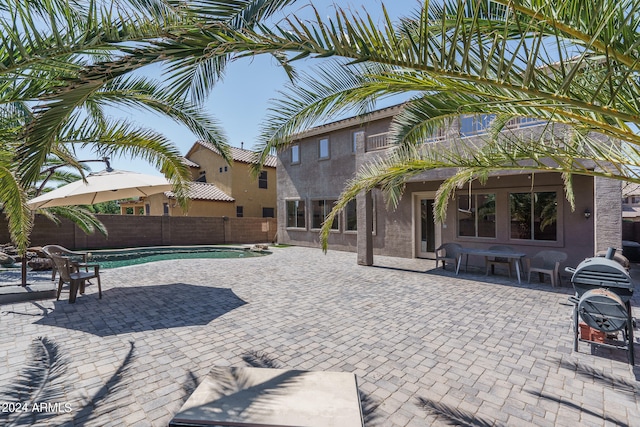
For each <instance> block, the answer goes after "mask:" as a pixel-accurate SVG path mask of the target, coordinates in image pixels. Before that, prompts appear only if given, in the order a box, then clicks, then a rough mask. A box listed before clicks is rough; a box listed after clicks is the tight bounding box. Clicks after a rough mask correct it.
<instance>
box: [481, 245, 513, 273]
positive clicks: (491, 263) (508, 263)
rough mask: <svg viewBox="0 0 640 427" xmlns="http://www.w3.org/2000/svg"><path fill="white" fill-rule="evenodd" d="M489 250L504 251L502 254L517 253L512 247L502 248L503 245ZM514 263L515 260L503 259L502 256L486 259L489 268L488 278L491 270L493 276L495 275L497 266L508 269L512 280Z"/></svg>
mask: <svg viewBox="0 0 640 427" xmlns="http://www.w3.org/2000/svg"><path fill="white" fill-rule="evenodd" d="M489 250H490V251H502V252H515V251H514V250H513V248H512V247H511V246H502V245H497V246H491V247H490V248H489ZM514 261H515V260H514V259H513V258H503V257H500V256H495V257H490V256H488V257H485V264H486V267H487V271H486V275H487V276H488V275H489V270H491V274H495V267H496V265H497V266H502V267H506V269H507V272H508V273H509V279H511V267H513V263H514Z"/></svg>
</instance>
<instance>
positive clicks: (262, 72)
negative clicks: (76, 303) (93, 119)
mask: <svg viewBox="0 0 640 427" xmlns="http://www.w3.org/2000/svg"><path fill="white" fill-rule="evenodd" d="M312 3H313V4H314V5H315V6H316V8H317V9H318V11H319V12H320V13H321V14H323V13H324V14H325V16H335V14H334V8H333V4H334V1H333V0H312ZM336 3H339V4H340V6H341V7H342V8H343V9H347V10H349V9H350V10H351V11H353V12H358V13H359V14H361V15H362V14H363V12H364V11H365V10H366V12H367V13H369V14H370V15H371V16H372V17H373V18H374V19H375V20H376V21H377V20H379V19H380V16H381V11H382V7H381V3H384V4H385V7H386V8H387V12H388V13H389V16H390V17H391V18H392V19H394V20H395V19H397V18H398V17H400V16H406V15H410V14H412V12H413V11H415V10H416V9H417V7H418V6H419V5H420V2H419V1H418V0H383V1H381V0H347V1H336ZM308 4H309V1H307V0H300V1H298V2H296V3H295V4H294V5H293V6H290V7H289V8H288V9H287V11H288V12H289V13H291V12H293V13H296V14H297V15H299V16H300V15H302V16H309V12H310V9H309V8H308V7H305V5H308ZM364 7H366V9H365V8H364ZM319 63H320V61H318V60H308V61H306V63H305V65H302V63H301V64H300V65H297V66H302V68H301V69H306V68H307V67H308V66H313V65H314V64H319ZM157 78H160V79H161V78H162V77H161V76H157ZM287 81H288V79H287V76H286V74H285V73H284V71H283V70H282V69H281V68H280V67H278V66H277V65H276V64H275V62H274V61H273V59H271V57H269V56H267V55H262V56H258V57H255V58H252V59H248V58H247V59H242V60H238V61H236V62H232V63H231V64H230V65H229V66H228V68H227V70H226V72H225V77H224V79H223V80H222V81H220V82H219V83H218V84H217V85H216V87H215V88H214V89H213V91H212V92H211V93H210V95H209V97H208V100H207V102H206V104H205V108H206V111H207V112H208V114H210V115H211V116H213V117H214V118H215V119H216V120H217V121H218V123H219V124H220V126H221V127H222V128H223V129H224V131H225V134H226V135H227V138H228V141H229V144H230V145H232V146H235V147H240V146H241V145H242V144H244V148H245V149H252V148H253V147H254V146H255V145H256V144H257V138H258V135H259V132H260V125H261V123H262V122H263V120H264V118H265V116H266V114H267V109H268V108H269V105H270V104H269V100H270V99H273V98H276V97H277V96H278V93H277V91H278V90H281V89H283V87H284V85H285V83H286V82H287ZM382 106H386V105H381V107H382ZM129 119H130V120H131V121H133V122H135V123H137V124H138V125H141V126H144V127H149V128H153V129H154V130H156V131H158V132H160V133H162V134H164V135H165V136H166V137H167V138H168V139H169V140H171V141H172V142H173V143H174V144H175V145H176V146H177V147H178V148H179V150H180V152H181V153H182V154H183V155H184V154H186V153H187V151H188V150H189V148H191V146H192V145H193V144H194V142H195V141H196V140H197V138H196V136H195V135H193V134H192V133H191V132H190V131H189V130H188V129H187V128H186V127H184V126H182V125H180V124H177V123H174V122H172V121H171V120H170V119H168V118H166V117H162V116H160V115H155V114H153V113H141V112H139V111H138V112H136V113H135V117H130V118H129ZM88 166H89V167H90V168H91V169H92V170H94V171H98V170H101V169H103V166H104V165H102V163H91V164H88ZM111 166H112V167H113V168H114V169H121V170H131V171H137V172H141V173H147V174H151V175H161V173H160V172H159V171H157V170H156V169H154V167H153V166H151V165H150V164H148V163H147V162H145V161H144V160H141V159H127V158H122V157H115V158H112V159H111Z"/></svg>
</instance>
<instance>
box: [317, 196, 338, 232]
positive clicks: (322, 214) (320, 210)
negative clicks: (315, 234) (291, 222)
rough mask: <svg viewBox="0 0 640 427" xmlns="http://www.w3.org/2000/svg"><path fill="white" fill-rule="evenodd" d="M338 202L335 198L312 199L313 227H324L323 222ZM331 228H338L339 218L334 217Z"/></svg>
mask: <svg viewBox="0 0 640 427" xmlns="http://www.w3.org/2000/svg"><path fill="white" fill-rule="evenodd" d="M335 203H336V201H335V200H312V201H311V228H314V229H319V228H321V227H322V223H323V222H324V220H325V218H326V217H327V215H329V212H331V209H333V205H334V204H335ZM331 229H332V230H337V229H338V218H337V217H336V218H334V219H333V222H332V223H331Z"/></svg>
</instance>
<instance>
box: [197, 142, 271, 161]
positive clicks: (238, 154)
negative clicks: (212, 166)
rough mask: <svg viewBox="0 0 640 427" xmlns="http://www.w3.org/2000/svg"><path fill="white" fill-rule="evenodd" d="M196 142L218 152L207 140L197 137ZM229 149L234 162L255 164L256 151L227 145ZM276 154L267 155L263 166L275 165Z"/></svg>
mask: <svg viewBox="0 0 640 427" xmlns="http://www.w3.org/2000/svg"><path fill="white" fill-rule="evenodd" d="M196 144H200V145H201V146H203V147H205V148H206V149H208V150H211V151H213V152H214V153H216V154H220V151H219V150H218V149H217V148H216V147H215V145H213V144H211V143H210V142H207V141H205V140H202V139H199V140H197V141H196ZM229 151H230V152H231V158H232V159H233V161H235V162H242V163H247V164H255V163H256V152H255V151H252V150H247V149H246V148H240V147H233V146H230V147H229ZM276 161H277V158H276V156H272V155H270V154H269V155H268V156H267V159H266V160H265V163H264V164H265V166H270V167H276Z"/></svg>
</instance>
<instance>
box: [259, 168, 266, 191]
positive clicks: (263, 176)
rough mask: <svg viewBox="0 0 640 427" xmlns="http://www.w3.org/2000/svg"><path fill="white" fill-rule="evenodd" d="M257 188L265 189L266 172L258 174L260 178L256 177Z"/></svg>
mask: <svg viewBox="0 0 640 427" xmlns="http://www.w3.org/2000/svg"><path fill="white" fill-rule="evenodd" d="M258 188H267V171H262V172H260V176H258Z"/></svg>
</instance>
